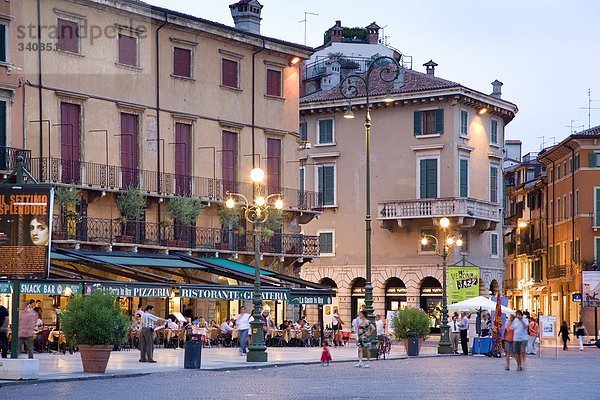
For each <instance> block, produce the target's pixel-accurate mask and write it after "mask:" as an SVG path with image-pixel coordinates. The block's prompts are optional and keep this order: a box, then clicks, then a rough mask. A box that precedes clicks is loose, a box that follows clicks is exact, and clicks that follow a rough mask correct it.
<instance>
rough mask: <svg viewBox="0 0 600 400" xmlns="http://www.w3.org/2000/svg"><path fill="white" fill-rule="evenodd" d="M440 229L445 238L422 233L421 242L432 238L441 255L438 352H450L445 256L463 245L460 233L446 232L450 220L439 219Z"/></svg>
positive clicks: (426, 242)
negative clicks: (439, 239)
mask: <svg viewBox="0 0 600 400" xmlns="http://www.w3.org/2000/svg"><path fill="white" fill-rule="evenodd" d="M439 223H440V226H441V227H442V230H443V231H444V235H445V239H444V241H443V242H442V243H440V242H439V241H438V239H437V237H435V236H433V235H427V234H423V236H422V237H421V244H422V245H423V246H427V244H428V243H429V239H430V238H431V239H432V240H433V245H434V247H435V252H436V254H437V255H438V256H440V257H442V269H443V272H442V273H443V275H444V276H443V283H442V288H443V289H442V290H443V293H442V324H441V325H440V332H441V335H440V342H439V344H438V354H452V345H451V344H450V332H449V331H450V327H449V326H448V290H447V286H446V258H447V257H448V254H449V253H450V251H451V250H452V248H453V247H454V246H456V247H457V248H460V247H461V246H462V245H463V240H462V238H461V236H460V235H457V236H455V235H453V234H452V233H446V232H447V231H446V230H447V229H448V227H449V226H450V220H449V219H448V218H446V217H443V218H441V219H440V221H439Z"/></svg>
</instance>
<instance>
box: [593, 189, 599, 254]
mask: <svg viewBox="0 0 600 400" xmlns="http://www.w3.org/2000/svg"><path fill="white" fill-rule="evenodd" d="M595 211H596V218H595V224H594V225H595V226H600V188H597V189H596V207H595ZM598 262H599V263H600V260H599V261H598Z"/></svg>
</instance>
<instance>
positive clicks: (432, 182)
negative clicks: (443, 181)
mask: <svg viewBox="0 0 600 400" xmlns="http://www.w3.org/2000/svg"><path fill="white" fill-rule="evenodd" d="M427 197H429V198H436V197H438V193H437V160H435V159H433V160H427Z"/></svg>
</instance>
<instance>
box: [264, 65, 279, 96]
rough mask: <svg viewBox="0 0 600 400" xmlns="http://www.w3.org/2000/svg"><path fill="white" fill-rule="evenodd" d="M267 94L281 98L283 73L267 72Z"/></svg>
mask: <svg viewBox="0 0 600 400" xmlns="http://www.w3.org/2000/svg"><path fill="white" fill-rule="evenodd" d="M267 94H268V95H269V96H277V97H281V71H276V70H274V69H268V70H267Z"/></svg>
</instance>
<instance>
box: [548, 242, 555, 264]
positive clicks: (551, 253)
mask: <svg viewBox="0 0 600 400" xmlns="http://www.w3.org/2000/svg"><path fill="white" fill-rule="evenodd" d="M553 265H554V247H552V246H550V247H548V266H549V267H551V266H553Z"/></svg>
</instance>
